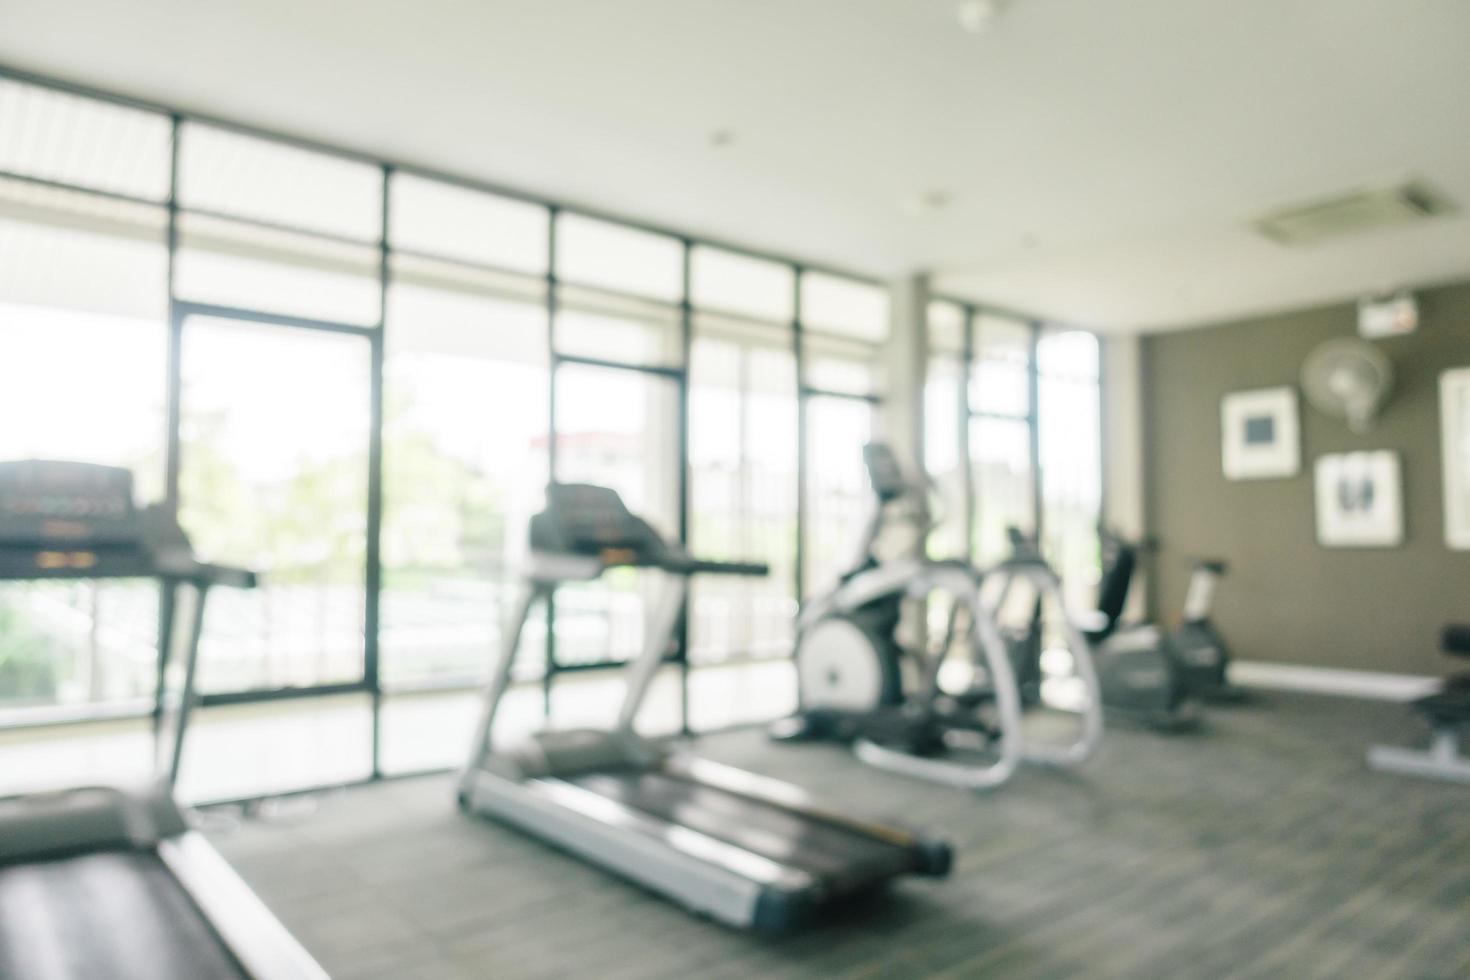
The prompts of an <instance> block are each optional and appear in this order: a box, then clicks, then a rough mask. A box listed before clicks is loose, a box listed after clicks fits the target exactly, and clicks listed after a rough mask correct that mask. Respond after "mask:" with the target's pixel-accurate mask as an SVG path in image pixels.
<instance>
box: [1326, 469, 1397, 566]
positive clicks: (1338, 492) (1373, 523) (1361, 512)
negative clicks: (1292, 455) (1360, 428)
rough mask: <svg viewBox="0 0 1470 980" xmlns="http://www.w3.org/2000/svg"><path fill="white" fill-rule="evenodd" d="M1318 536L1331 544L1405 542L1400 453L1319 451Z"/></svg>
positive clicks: (1386, 545)
mask: <svg viewBox="0 0 1470 980" xmlns="http://www.w3.org/2000/svg"><path fill="white" fill-rule="evenodd" d="M1316 489H1317V541H1318V542H1319V543H1320V544H1322V546H1323V547H1327V548H1393V547H1397V546H1398V545H1401V544H1403V543H1404V504H1403V484H1402V476H1401V473H1400V469H1399V457H1398V453H1395V452H1391V451H1389V450H1380V451H1376V452H1361V453H1333V454H1330V455H1327V456H1319V457H1318V458H1317V466H1316Z"/></svg>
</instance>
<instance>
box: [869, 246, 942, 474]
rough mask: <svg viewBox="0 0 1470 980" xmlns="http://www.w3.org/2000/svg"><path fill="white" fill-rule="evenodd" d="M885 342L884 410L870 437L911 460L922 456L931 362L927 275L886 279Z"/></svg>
mask: <svg viewBox="0 0 1470 980" xmlns="http://www.w3.org/2000/svg"><path fill="white" fill-rule="evenodd" d="M889 298H890V320H889V333H888V343H887V345H886V346H885V347H884V350H883V364H882V366H881V369H882V371H883V375H884V380H885V382H886V385H885V388H884V392H883V410H882V411H881V412H879V413H878V420H877V423H876V426H875V429H876V431H875V432H874V436H875V437H877V438H881V439H883V440H884V441H886V442H887V443H888V444H889V445H891V446H892V447H893V448H894V451H895V452H897V453H898V457H899V459H901V460H904V461H905V462H906V463H908V464H910V465H918V464H919V463H920V461H921V460H922V459H923V447H924V374H925V372H926V370H927V369H928V364H929V331H928V310H929V277H928V276H927V275H912V276H905V277H904V278H902V279H897V280H894V281H893V282H892V283H890V284H889Z"/></svg>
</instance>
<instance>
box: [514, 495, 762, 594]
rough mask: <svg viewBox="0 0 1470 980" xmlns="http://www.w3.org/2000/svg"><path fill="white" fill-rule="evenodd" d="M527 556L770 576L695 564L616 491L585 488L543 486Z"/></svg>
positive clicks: (753, 566)
mask: <svg viewBox="0 0 1470 980" xmlns="http://www.w3.org/2000/svg"><path fill="white" fill-rule="evenodd" d="M531 551H532V553H533V555H535V554H537V553H539V554H540V555H542V556H543V557H557V556H570V557H573V558H578V559H585V558H595V559H596V560H597V563H598V564H599V565H600V566H601V567H602V568H603V569H607V568H612V567H613V566H616V565H633V566H637V567H641V568H661V569H663V570H664V571H666V572H673V573H674V574H676V575H693V574H696V573H700V572H709V573H713V574H718V575H765V574H767V573H768V572H769V571H770V567H769V566H767V565H766V564H765V563H764V562H739V561H707V560H705V559H701V558H694V557H692V556H691V555H690V554H689V553H688V552H687V551H685V550H684V548H683V546H682V545H680V544H678V543H677V542H673V543H671V542H668V541H665V540H664V539H663V538H662V537H660V536H659V533H658V532H657V531H655V530H654V529H653V527H652V525H650V524H649V523H648V522H647V521H645V520H644V519H643V518H641V517H639V516H637V515H636V514H634V513H632V512H631V511H630V510H628V508H627V506H625V505H624V504H623V498H621V497H619V496H618V494H617V491H616V490H612V489H610V488H608V487H598V486H593V485H592V484H589V483H552V484H550V485H549V486H547V488H546V509H545V510H543V511H542V512H541V513H539V514H537V515H536V516H534V517H532V518H531ZM548 577H554V576H553V575H548Z"/></svg>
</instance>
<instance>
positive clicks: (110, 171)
mask: <svg viewBox="0 0 1470 980" xmlns="http://www.w3.org/2000/svg"><path fill="white" fill-rule="evenodd" d="M171 131H172V123H171V122H170V121H169V118H168V117H167V116H163V115H159V114H158V113H155V112H146V111H143V110H141V109H133V108H128V107H124V106H119V105H113V104H111V103H108V102H102V101H99V100H97V99H88V98H85V97H83V96H79V95H72V94H70V93H66V92H58V91H56V90H54V89H48V88H42V87H40V86H37V85H27V84H25V83H24V82H17V81H12V80H10V79H4V78H0V170H8V171H10V172H11V173H17V174H25V175H27V176H30V177H41V178H43V179H45V180H55V181H60V182H62V183H67V184H76V185H78V186H81V187H90V188H92V189H94V190H100V191H110V192H112V193H115V194H129V195H132V196H134V197H141V198H146V199H148V200H150V201H163V200H165V199H166V198H167V197H168V183H169V173H168V171H169V156H170V143H171V139H172V136H171Z"/></svg>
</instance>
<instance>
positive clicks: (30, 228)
mask: <svg viewBox="0 0 1470 980" xmlns="http://www.w3.org/2000/svg"><path fill="white" fill-rule="evenodd" d="M167 228H168V212H167V211H165V210H164V209H163V208H161V207H154V206H153V205H149V204H130V203H128V202H125V201H109V200H105V199H102V198H98V197H94V196H90V195H87V194H84V193H82V192H80V191H61V190H56V189H55V188H49V187H36V186H34V185H31V184H26V183H23V182H21V181H15V180H4V179H0V303H7V304H15V305H17V306H33V307H42V306H45V307H61V308H65V309H68V310H89V311H94V312H99V313H107V314H110V315H115V316H129V317H138V318H150V319H154V320H157V321H160V322H161V321H163V320H164V318H165V317H166V316H167V314H168V252H167V249H166V248H165V238H166V234H167Z"/></svg>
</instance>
